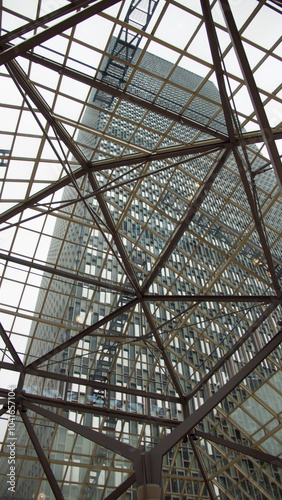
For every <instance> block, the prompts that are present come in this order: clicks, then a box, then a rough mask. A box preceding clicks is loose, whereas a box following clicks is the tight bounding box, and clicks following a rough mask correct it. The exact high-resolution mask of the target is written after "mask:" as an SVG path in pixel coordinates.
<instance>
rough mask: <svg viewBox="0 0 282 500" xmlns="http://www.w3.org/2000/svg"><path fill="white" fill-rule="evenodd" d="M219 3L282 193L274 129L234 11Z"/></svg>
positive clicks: (225, 3)
mask: <svg viewBox="0 0 282 500" xmlns="http://www.w3.org/2000/svg"><path fill="white" fill-rule="evenodd" d="M219 3H220V5H221V10H222V14H223V17H224V19H225V22H226V26H227V30H228V32H229V35H230V37H231V40H232V44H233V48H234V50H235V53H236V56H237V59H238V62H239V65H240V68H241V71H242V74H243V76H244V79H245V83H246V86H247V89H248V92H249V95H250V98H251V101H252V104H253V107H254V110H255V113H256V115H257V119H258V122H259V125H260V129H261V134H262V137H263V139H264V142H265V145H266V148H267V151H268V154H269V158H270V160H271V162H272V165H273V167H274V170H275V174H276V177H277V182H278V186H279V188H280V191H281V193H282V165H281V160H280V157H279V152H278V150H277V146H276V143H275V141H274V137H273V134H272V129H271V127H270V125H269V121H268V118H267V115H266V112H265V110H264V107H263V104H262V101H261V98H260V95H259V91H258V88H257V86H256V83H255V79H254V76H253V73H252V70H251V68H250V64H249V61H248V58H247V56H246V53H245V51H244V47H243V43H242V40H241V37H240V34H239V32H238V29H237V26H236V24H235V21H234V18H233V15H232V11H231V9H230V6H229V3H228V0H219Z"/></svg>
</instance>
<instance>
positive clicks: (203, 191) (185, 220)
mask: <svg viewBox="0 0 282 500" xmlns="http://www.w3.org/2000/svg"><path fill="white" fill-rule="evenodd" d="M229 153H230V149H228V148H227V149H226V151H224V152H223V153H222V155H221V158H220V159H219V160H218V161H217V163H215V165H214V166H213V167H212V169H211V170H210V172H209V174H208V175H207V177H206V180H205V182H204V183H203V185H202V186H201V187H200V189H199V190H198V192H197V194H196V196H195V198H194V200H193V202H192V204H191V205H190V207H189V208H188V210H187V211H186V213H185V214H184V216H183V217H182V220H181V222H180V224H179V225H178V226H176V228H175V230H174V233H173V234H172V236H171V238H170V239H169V241H168V242H167V244H166V245H165V247H164V249H163V251H162V253H161V254H160V256H159V258H158V259H156V262H155V265H154V267H153V268H152V270H151V272H150V274H149V275H148V277H147V278H146V279H145V280H144V283H143V286H142V289H141V292H142V295H143V294H144V293H145V292H146V291H147V290H148V288H149V287H150V286H151V284H152V283H153V282H154V280H155V278H156V277H157V275H158V273H159V271H160V270H161V268H162V266H163V265H164V264H165V263H166V261H167V259H168V258H169V256H170V254H171V252H172V251H173V250H174V248H175V247H176V245H177V243H178V241H179V240H180V238H181V237H182V235H183V233H184V232H185V231H186V229H187V227H188V225H189V224H190V222H191V221H192V219H193V217H194V216H195V214H196V212H197V211H198V210H199V208H200V206H201V204H202V203H203V201H204V199H205V198H206V196H207V194H208V193H209V190H210V188H211V185H212V183H213V181H214V180H215V178H216V176H217V175H218V174H219V172H220V170H221V168H222V166H223V164H224V163H225V162H226V160H227V158H228V155H229Z"/></svg>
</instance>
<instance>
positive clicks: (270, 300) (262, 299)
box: [143, 293, 282, 305]
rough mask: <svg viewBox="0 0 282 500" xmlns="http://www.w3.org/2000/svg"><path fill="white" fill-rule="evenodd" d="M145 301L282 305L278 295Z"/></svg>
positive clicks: (154, 297)
mask: <svg viewBox="0 0 282 500" xmlns="http://www.w3.org/2000/svg"><path fill="white" fill-rule="evenodd" d="M143 299H144V300H146V301H152V302H235V303H238V302H239V303H240V302H243V303H245V302H257V303H263V304H277V305H278V304H282V297H277V296H276V295H181V294H180V295H157V294H156V295H153V294H152V295H150V294H149V293H145V294H144V295H143Z"/></svg>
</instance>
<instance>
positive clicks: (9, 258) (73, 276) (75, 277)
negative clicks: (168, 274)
mask: <svg viewBox="0 0 282 500" xmlns="http://www.w3.org/2000/svg"><path fill="white" fill-rule="evenodd" d="M0 260H5V261H6V262H13V263H14V264H19V265H21V266H25V267H28V268H30V269H37V270H38V271H42V272H44V273H49V274H51V275H54V276H61V277H62V278H67V279H70V280H72V281H75V282H81V283H86V284H88V285H92V286H98V287H101V288H106V289H109V290H114V291H116V292H119V293H123V294H125V295H136V294H135V292H134V291H133V290H132V289H131V288H126V287H124V286H119V285H115V284H114V283H109V282H108V283H107V282H103V281H101V280H98V279H95V278H90V277H87V276H85V275H80V274H77V273H72V272H70V271H64V270H63V269H59V268H57V267H52V266H47V265H45V264H39V263H37V262H32V261H28V260H24V259H21V258H19V257H14V256H13V255H9V254H3V253H0Z"/></svg>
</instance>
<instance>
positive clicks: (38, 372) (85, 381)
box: [0, 361, 181, 403]
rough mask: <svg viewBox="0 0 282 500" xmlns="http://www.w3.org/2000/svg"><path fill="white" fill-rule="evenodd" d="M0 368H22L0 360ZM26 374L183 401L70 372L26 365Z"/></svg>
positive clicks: (137, 394) (102, 388)
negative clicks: (89, 378) (74, 374)
mask: <svg viewBox="0 0 282 500" xmlns="http://www.w3.org/2000/svg"><path fill="white" fill-rule="evenodd" d="M0 368H2V369H3V370H11V371H17V372H19V371H20V368H19V367H18V366H17V365H15V364H12V363H5V362H4V361H0ZM24 371H25V373H26V374H29V375H34V376H35V377H43V378H50V379H52V380H59V381H62V382H69V383H71V384H78V385H83V386H85V387H93V388H94V389H97V390H101V391H112V392H121V393H122V394H132V395H133V396H139V397H142V398H146V399H158V400H160V401H170V402H171V403H181V400H180V398H179V397H178V396H170V395H169V394H157V393H155V392H149V391H143V390H141V389H134V388H133V387H125V386H120V385H114V384H108V383H105V382H98V381H96V380H88V379H85V378H81V377H73V376H71V375H68V374H62V373H57V372H51V371H44V370H38V369H32V368H28V367H24Z"/></svg>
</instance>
